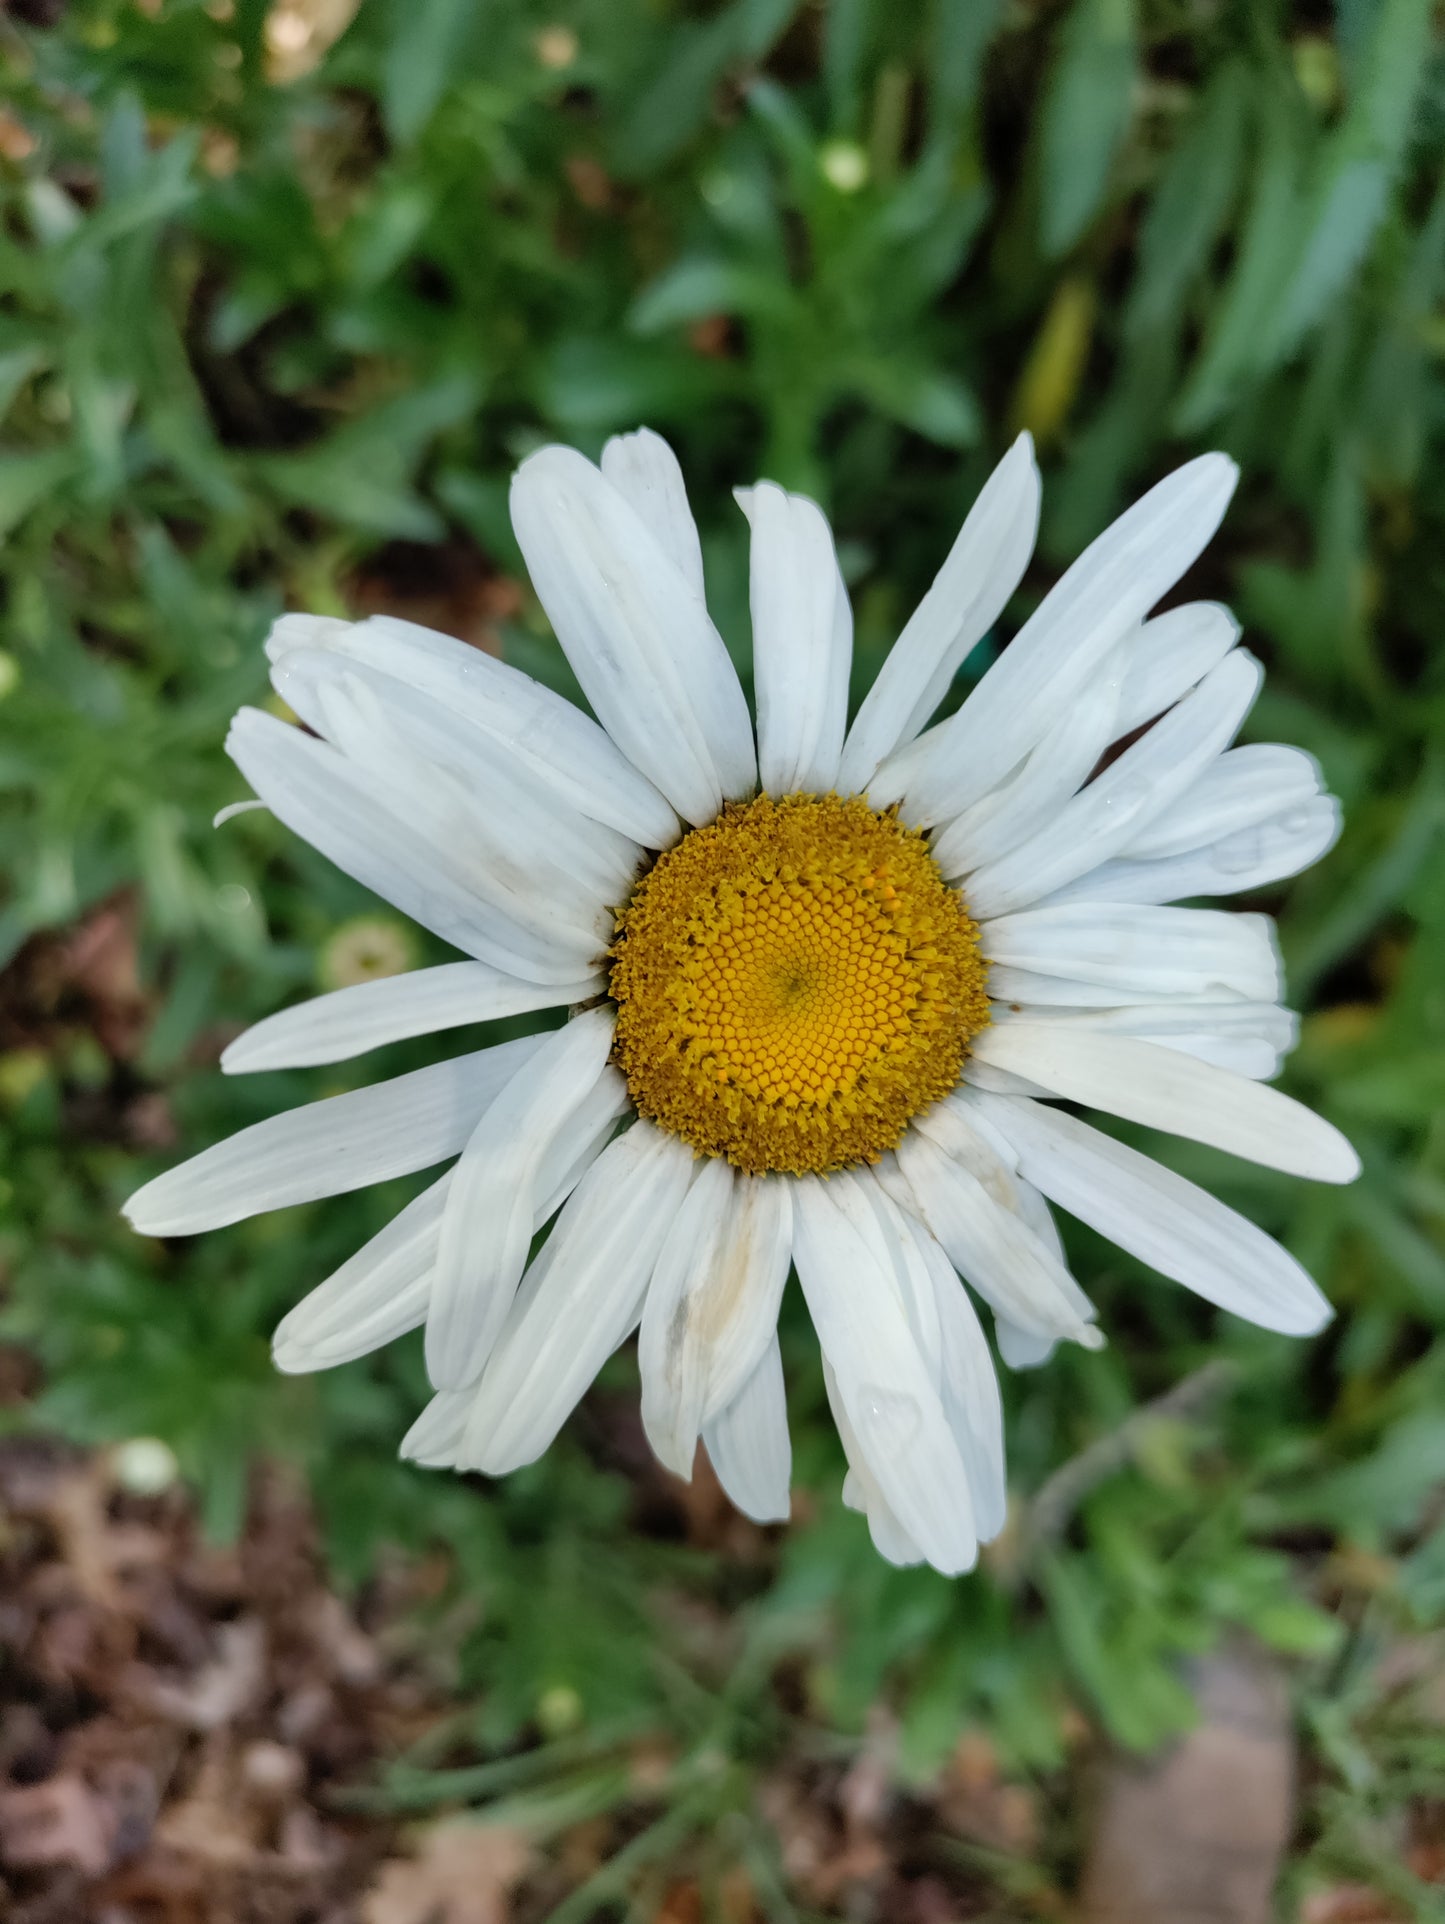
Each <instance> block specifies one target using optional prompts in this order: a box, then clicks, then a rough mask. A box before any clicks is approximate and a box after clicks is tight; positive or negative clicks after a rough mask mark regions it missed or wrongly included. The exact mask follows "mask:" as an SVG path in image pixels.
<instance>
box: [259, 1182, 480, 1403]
mask: <svg viewBox="0 0 1445 1924" xmlns="http://www.w3.org/2000/svg"><path fill="white" fill-rule="evenodd" d="M450 1181H451V1172H450V1170H448V1172H447V1174H446V1175H445V1176H443V1177H442V1178H441V1179H440V1181H438V1182H434V1183H433V1184H432V1185H431V1187H430V1188H429V1189H424V1190H423V1191H422V1193H421V1194H420V1195H419V1196H418V1197H416V1198H415V1200H414V1201H412V1202H409V1203H408V1204H407V1206H406V1208H405V1209H403V1210H402V1211H401V1212H400V1213H399V1214H398V1215H396V1216H393V1217H392V1219H391V1221H390V1222H389V1223H388V1224H387V1225H386V1227H385V1229H383V1230H381V1231H379V1232H378V1234H377V1235H375V1236H373V1237H372V1238H371V1240H370V1242H368V1243H364V1244H363V1245H362V1246H361V1248H360V1249H358V1250H357V1252H356V1254H355V1255H354V1256H352V1257H350V1258H349V1259H348V1260H347V1261H346V1262H344V1263H343V1264H342V1265H341V1267H340V1269H338V1270H335V1271H333V1273H332V1274H331V1275H330V1276H328V1277H327V1279H326V1281H325V1282H324V1283H319V1284H318V1285H317V1287H316V1288H315V1289H313V1290H312V1291H311V1293H310V1295H308V1296H303V1297H302V1299H301V1301H300V1302H299V1303H298V1304H297V1305H296V1307H295V1309H293V1310H292V1311H291V1313H290V1314H289V1315H288V1316H284V1317H283V1318H282V1319H281V1321H280V1323H279V1324H278V1325H277V1327H276V1334H275V1336H274V1337H273V1338H272V1343H271V1354H272V1357H273V1359H274V1361H275V1364H276V1367H277V1369H279V1370H284V1371H286V1372H287V1374H288V1375H289V1374H295V1373H297V1372H299V1371H304V1370H320V1369H331V1368H332V1367H334V1366H335V1365H336V1364H338V1363H349V1362H351V1361H352V1359H353V1358H354V1357H357V1356H365V1355H366V1354H367V1353H368V1351H370V1350H374V1349H380V1348H381V1347H382V1345H383V1344H385V1343H390V1342H392V1341H394V1339H395V1338H396V1337H398V1336H403V1335H405V1333H406V1332H407V1330H409V1329H416V1328H417V1327H418V1325H419V1324H420V1323H422V1322H423V1321H424V1320H425V1318H426V1311H427V1302H428V1300H429V1298H430V1295H431V1266H432V1262H433V1259H434V1258H435V1255H436V1241H437V1229H438V1227H439V1225H440V1223H441V1219H442V1209H443V1207H444V1206H445V1203H446V1193H447V1185H448V1184H449V1183H450Z"/></svg>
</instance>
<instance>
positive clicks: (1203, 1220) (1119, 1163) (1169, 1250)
mask: <svg viewBox="0 0 1445 1924" xmlns="http://www.w3.org/2000/svg"><path fill="white" fill-rule="evenodd" d="M970 1099H971V1100H972V1101H976V1102H978V1103H980V1104H981V1105H983V1106H984V1107H985V1108H986V1110H987V1113H988V1114H989V1115H990V1116H991V1117H993V1118H994V1120H995V1121H996V1122H997V1124H998V1126H999V1128H1001V1129H1003V1130H1004V1131H1006V1133H1007V1134H1008V1135H1009V1137H1010V1138H1011V1139H1012V1141H1013V1142H1014V1144H1015V1146H1016V1147H1017V1149H1018V1151H1019V1161H1020V1165H1021V1167H1022V1168H1023V1169H1024V1170H1025V1171H1026V1172H1027V1174H1028V1177H1029V1180H1030V1181H1032V1182H1034V1183H1036V1184H1037V1185H1038V1187H1039V1188H1040V1189H1042V1190H1043V1192H1044V1194H1045V1195H1047V1196H1051V1197H1052V1198H1053V1200H1054V1201H1055V1202H1056V1203H1057V1204H1058V1205H1059V1207H1060V1208H1061V1209H1066V1210H1068V1212H1069V1214H1070V1215H1073V1216H1077V1217H1078V1218H1079V1220H1080V1221H1081V1222H1085V1223H1088V1224H1089V1226H1090V1227H1091V1228H1092V1229H1095V1230H1097V1231H1098V1232H1099V1234H1100V1235H1101V1236H1107V1237H1108V1239H1109V1240H1110V1242H1113V1243H1117V1244H1118V1245H1119V1247H1120V1248H1121V1249H1126V1250H1128V1252H1129V1253H1130V1255H1132V1256H1136V1257H1137V1258H1138V1259H1139V1260H1140V1261H1141V1262H1144V1263H1148V1264H1149V1265H1150V1267H1151V1268H1153V1269H1157V1270H1158V1271H1159V1272H1160V1274H1161V1275H1164V1276H1168V1277H1171V1278H1172V1279H1173V1280H1174V1281H1175V1282H1178V1283H1182V1284H1183V1285H1184V1286H1185V1288H1186V1289H1192V1290H1193V1291H1194V1292H1195V1294H1196V1295H1198V1296H1202V1297H1204V1299H1205V1300H1206V1302H1210V1303H1216V1304H1218V1306H1219V1307H1220V1308H1221V1309H1227V1310H1230V1311H1232V1312H1233V1314H1234V1315H1236V1316H1243V1317H1245V1318H1246V1319H1247V1320H1248V1321H1249V1322H1251V1323H1258V1324H1260V1325H1261V1326H1262V1327H1263V1328H1265V1329H1274V1330H1280V1331H1282V1332H1283V1333H1285V1334H1286V1335H1291V1336H1307V1335H1311V1334H1312V1333H1313V1332H1314V1331H1315V1330H1318V1329H1320V1328H1322V1327H1323V1326H1324V1324H1325V1323H1327V1322H1328V1321H1329V1318H1330V1314H1331V1311H1330V1307H1329V1304H1328V1303H1327V1302H1326V1301H1325V1299H1324V1297H1323V1296H1322V1295H1321V1294H1320V1292H1319V1290H1318V1289H1317V1288H1316V1287H1315V1285H1314V1283H1313V1282H1312V1281H1311V1280H1310V1278H1309V1277H1308V1276H1307V1275H1306V1274H1305V1272H1304V1270H1303V1269H1301V1267H1300V1265H1299V1264H1298V1263H1297V1262H1296V1261H1295V1259H1294V1257H1293V1256H1291V1255H1289V1254H1288V1252H1287V1251H1285V1250H1283V1249H1281V1248H1280V1246H1279V1244H1278V1243H1277V1242H1275V1241H1274V1240H1273V1238H1272V1237H1269V1236H1266V1235H1265V1233H1264V1231H1263V1230H1261V1229H1258V1228H1256V1227H1255V1225H1254V1224H1253V1223H1251V1222H1247V1221H1246V1220H1245V1218H1244V1217H1243V1216H1240V1215H1238V1214H1236V1212H1235V1211H1234V1210H1232V1209H1228V1208H1226V1207H1225V1205H1224V1204H1223V1203H1222V1202H1219V1201H1218V1200H1217V1199H1216V1198H1215V1197H1213V1196H1211V1195H1209V1194H1208V1192H1207V1191H1205V1190H1203V1189H1200V1188H1198V1187H1197V1186H1196V1185H1195V1184H1194V1183H1191V1182H1186V1181H1185V1179H1184V1178H1183V1177H1182V1176H1176V1175H1175V1174H1174V1173H1173V1171H1172V1170H1168V1169H1164V1168H1161V1167H1160V1165H1159V1164H1158V1163H1156V1162H1153V1161H1152V1160H1151V1159H1150V1158H1149V1157H1148V1156H1141V1155H1140V1154H1139V1153H1138V1151H1137V1150H1134V1149H1129V1148H1126V1147H1125V1146H1124V1144H1123V1143H1120V1142H1115V1141H1114V1139H1113V1138H1112V1137H1111V1136H1106V1135H1103V1134H1102V1133H1101V1132H1100V1131H1099V1130H1097V1129H1093V1128H1090V1126H1089V1125H1088V1124H1087V1123H1085V1122H1080V1121H1079V1120H1078V1119H1077V1118H1076V1117H1074V1116H1071V1115H1068V1114H1066V1113H1065V1112H1063V1111H1062V1110H1059V1109H1053V1108H1048V1107H1046V1106H1044V1105H1043V1104H1041V1103H1033V1102H1024V1101H1019V1100H1017V1099H1015V1098H1012V1097H1000V1096H975V1097H972V1098H970Z"/></svg>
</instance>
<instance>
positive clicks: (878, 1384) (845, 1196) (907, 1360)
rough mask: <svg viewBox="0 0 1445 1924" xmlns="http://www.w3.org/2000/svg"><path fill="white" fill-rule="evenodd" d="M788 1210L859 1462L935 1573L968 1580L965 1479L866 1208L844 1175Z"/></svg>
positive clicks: (805, 1192)
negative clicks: (876, 1247) (866, 1218)
mask: <svg viewBox="0 0 1445 1924" xmlns="http://www.w3.org/2000/svg"><path fill="white" fill-rule="evenodd" d="M793 1206H794V1242H793V1257H794V1261H795V1263H796V1264H797V1270H798V1280H799V1282H800V1283H801V1284H802V1286H803V1294H804V1296H805V1297H806V1298H807V1302H808V1309H809V1313H810V1314H811V1316H812V1318H813V1325H814V1328H815V1329H816V1330H817V1332H818V1341H819V1343H820V1344H821V1346H822V1349H823V1353H824V1355H825V1356H826V1357H827V1359H828V1363H829V1366H830V1368H831V1369H832V1371H833V1373H834V1376H835V1378H836V1381H837V1386H838V1396H839V1400H840V1403H841V1406H842V1408H843V1410H844V1411H845V1412H846V1415H847V1419H848V1422H849V1424H850V1425H851V1428H852V1431H853V1434H854V1437H855V1438H856V1441H857V1447H858V1452H859V1456H860V1457H861V1458H862V1460H863V1461H864V1462H866V1464H867V1466H868V1469H869V1471H870V1473H871V1474H872V1476H873V1477H875V1478H876V1479H877V1483H878V1486H879V1489H880V1490H881V1491H882V1493H883V1495H884V1497H885V1498H886V1500H887V1502H888V1505H889V1507H890V1508H891V1509H892V1511H893V1513H894V1515H895V1516H896V1517H897V1519H898V1521H899V1523H900V1524H901V1525H902V1527H903V1529H904V1530H905V1531H906V1532H907V1534H908V1536H909V1537H910V1538H911V1539H912V1540H913V1542H914V1543H916V1544H917V1545H918V1547H919V1548H920V1549H921V1550H922V1551H923V1553H924V1555H925V1556H926V1557H927V1559H928V1561H929V1562H930V1563H931V1564H932V1565H933V1566H934V1568H935V1569H937V1570H941V1571H943V1573H944V1574H945V1575H956V1574H957V1573H958V1572H959V1571H961V1570H967V1569H969V1568H970V1567H971V1566H972V1564H973V1562H974V1560H975V1558H976V1556H977V1553H978V1545H977V1538H976V1536H975V1533H974V1527H973V1505H972V1501H971V1498H970V1496H969V1489H968V1475H967V1471H966V1470H965V1468H964V1464H963V1460H962V1458H961V1456H960V1455H959V1450H958V1445H957V1443H956V1442H955V1440H954V1437H953V1432H952V1430H951V1429H950V1428H949V1424H948V1419H947V1416H946V1415H945V1414H944V1410H943V1405H942V1402H941V1400H940V1398H939V1394H938V1391H937V1390H936V1389H935V1387H934V1384H933V1381H932V1377H931V1374H930V1371H929V1368H928V1365H927V1364H926V1363H925V1361H924V1359H923V1357H922V1356H921V1355H920V1354H919V1350H918V1345H917V1343H916V1342H915V1341H914V1338H913V1333H912V1331H911V1329H910V1328H909V1324H908V1318H907V1315H906V1313H905V1310H904V1306H903V1303H902V1302H901V1300H900V1298H899V1295H898V1292H897V1289H896V1287H895V1285H894V1282H893V1280H892V1278H891V1277H890V1276H889V1275H888V1273H887V1271H886V1270H885V1268H884V1267H883V1265H882V1264H881V1263H880V1262H879V1261H878V1260H877V1257H876V1255H875V1253H874V1250H873V1248H872V1247H871V1246H870V1244H871V1238H870V1236H869V1233H868V1229H867V1227H866V1226H865V1223H864V1220H863V1218H864V1216H866V1215H868V1205H867V1201H866V1199H865V1198H864V1197H862V1196H861V1195H860V1194H859V1193H858V1191H857V1186H856V1185H855V1184H854V1183H852V1181H851V1179H850V1178H849V1177H848V1176H847V1175H846V1173H845V1174H843V1175H837V1176H834V1177H832V1178H831V1179H830V1180H829V1181H828V1182H827V1183H824V1182H822V1181H820V1180H818V1179H816V1178H813V1177H808V1178H805V1179H804V1180H802V1181H800V1182H798V1183H797V1184H796V1186H795V1188H794V1192H793ZM869 1220H870V1221H871V1220H872V1219H871V1217H870V1218H869ZM874 1233H875V1234H876V1233H877V1232H876V1231H875V1232H874Z"/></svg>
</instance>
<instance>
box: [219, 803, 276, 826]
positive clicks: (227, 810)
mask: <svg viewBox="0 0 1445 1924" xmlns="http://www.w3.org/2000/svg"><path fill="white" fill-rule="evenodd" d="M265 806H266V804H265V803H264V802H258V801H257V800H256V798H255V797H254V796H252V798H251V799H250V801H246V802H227V804H226V806H225V807H224V808H218V809H217V810H216V812H215V814H214V815H213V816H212V817H211V827H212V828H222V827H224V826H225V824H226V823H227V822H231V821H234V820H235V818H236V817H237V816H238V815H250V814H251V813H252V812H253V811H254V810H256V809H258V808H264V807H265Z"/></svg>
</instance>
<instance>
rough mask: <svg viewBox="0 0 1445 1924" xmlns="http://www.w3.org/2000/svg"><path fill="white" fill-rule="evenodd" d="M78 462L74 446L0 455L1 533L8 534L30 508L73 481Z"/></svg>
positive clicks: (37, 505) (35, 506)
mask: <svg viewBox="0 0 1445 1924" xmlns="http://www.w3.org/2000/svg"><path fill="white" fill-rule="evenodd" d="M78 464H79V455H78V453H77V451H76V450H75V449H73V448H49V449H47V450H46V451H45V452H44V453H43V454H7V455H0V534H9V533H10V531H11V529H12V528H14V527H16V526H17V525H18V524H19V523H20V522H21V521H23V520H24V519H25V517H26V515H28V514H29V513H30V511H31V510H32V509H33V508H37V507H39V505H40V503H41V502H42V501H44V500H45V499H46V498H47V497H48V496H50V495H51V494H54V493H55V492H56V491H57V490H58V489H59V488H61V487H63V486H65V484H66V483H67V482H69V481H71V480H73V479H74V477H75V474H76V471H77V467H78Z"/></svg>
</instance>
